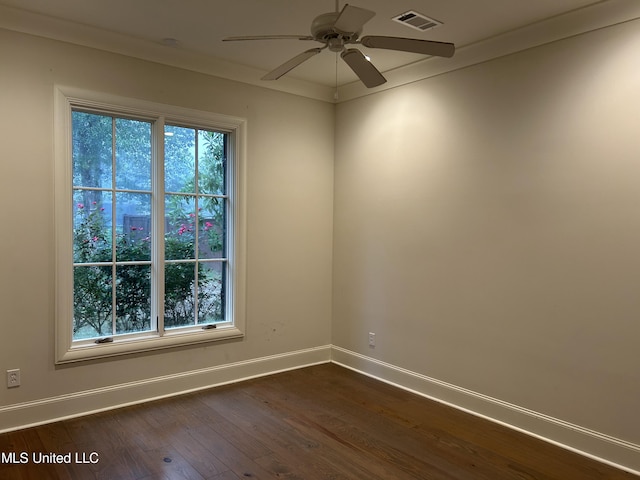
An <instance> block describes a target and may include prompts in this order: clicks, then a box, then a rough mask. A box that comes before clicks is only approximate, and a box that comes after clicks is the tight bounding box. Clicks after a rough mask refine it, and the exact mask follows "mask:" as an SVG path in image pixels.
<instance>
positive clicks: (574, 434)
mask: <svg viewBox="0 0 640 480" xmlns="http://www.w3.org/2000/svg"><path fill="white" fill-rule="evenodd" d="M331 360H332V362H333V363H335V364H337V365H341V366H343V367H346V368H349V369H351V370H354V371H356V372H359V373H362V374H364V375H367V376H369V377H372V378H375V379H378V380H381V381H383V382H385V383H388V384H390V385H393V386H396V387H399V388H402V389H404V390H407V391H410V392H413V393H416V394H418V395H421V396H423V397H427V398H429V399H431V400H435V401H437V402H440V403H443V404H446V405H448V406H451V407H454V408H457V409H459V410H463V411H465V412H468V413H470V414H473V415H476V416H479V417H482V418H485V419H487V420H490V421H493V422H497V423H499V424H501V425H504V426H506V427H509V428H513V429H515V430H518V431H520V432H522V433H525V434H528V435H532V436H534V437H537V438H539V439H541V440H544V441H547V442H550V443H553V444H554V445H557V446H560V447H562V448H566V449H568V450H571V451H573V452H576V453H579V454H581V455H585V456H587V457H590V458H593V459H595V460H598V461H600V462H603V463H606V464H608V465H611V466H613V467H616V468H619V469H621V470H624V471H627V472H629V473H632V474H635V475H638V476H640V445H636V444H633V443H630V442H627V441H624V440H620V439H618V438H614V437H611V436H609V435H605V434H602V433H599V432H596V431H593V430H590V429H588V428H585V427H581V426H579V425H574V424H571V423H569V422H565V421H563V420H559V419H557V418H553V417H549V416H547V415H543V414H541V413H538V412H534V411H532V410H528V409H526V408H522V407H519V406H517V405H513V404H510V403H507V402H503V401H501V400H498V399H496V398H492V397H489V396H486V395H482V394H479V393H477V392H473V391H471V390H467V389H464V388H460V387H457V386H455V385H451V384H449V383H446V382H442V381H440V380H436V379H434V378H430V377H427V376H425V375H421V374H419V373H415V372H412V371H409V370H405V369H403V368H399V367H396V366H394V365H390V364H388V363H385V362H381V361H379V360H376V359H374V358H371V357H367V356H365V355H361V354H358V353H355V352H352V351H350V350H346V349H344V348H341V347H337V346H335V345H334V346H332V349H331Z"/></svg>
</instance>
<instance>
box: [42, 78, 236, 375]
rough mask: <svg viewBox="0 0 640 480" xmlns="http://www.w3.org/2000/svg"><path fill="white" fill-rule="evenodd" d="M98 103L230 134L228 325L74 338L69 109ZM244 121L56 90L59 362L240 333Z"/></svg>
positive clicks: (64, 88) (100, 107) (104, 107)
mask: <svg viewBox="0 0 640 480" xmlns="http://www.w3.org/2000/svg"><path fill="white" fill-rule="evenodd" d="M74 107H84V108H87V107H89V108H95V109H98V110H105V111H110V112H113V111H114V109H115V111H116V112H117V113H118V114H127V113H128V114H132V115H137V116H148V117H153V118H160V119H162V121H164V122H166V123H178V124H182V125H197V126H198V127H201V128H211V129H214V130H222V131H225V132H228V133H229V134H230V141H229V149H230V152H229V153H230V157H231V158H232V159H233V161H232V162H230V164H229V167H228V168H230V169H232V170H231V171H230V178H231V179H232V181H231V182H230V184H229V187H228V188H229V192H228V193H229V198H230V204H229V213H230V215H229V217H230V218H229V222H230V224H229V225H228V227H229V231H230V232H231V233H230V238H229V242H228V249H229V251H228V271H229V277H228V278H229V283H228V285H229V286H230V289H231V292H232V293H231V301H230V303H229V305H228V307H227V314H228V315H229V316H228V317H227V318H230V319H232V321H231V323H230V324H222V325H220V326H218V327H217V328H214V329H209V330H203V329H202V328H198V327H194V328H193V329H189V328H185V329H182V328H181V329H176V330H173V329H172V330H167V331H165V332H164V334H163V335H162V336H160V335H159V334H158V333H157V332H142V333H140V334H137V335H127V336H123V337H122V338H120V337H115V338H114V341H113V342H112V343H101V344H96V343H88V342H73V339H72V336H73V333H72V332H73V243H72V238H73V235H72V225H73V223H72V222H73V218H72V211H71V205H72V171H71V170H72V164H71V110H72V108H74ZM246 132H247V122H246V119H243V118H239V117H231V116H227V115H220V114H214V113H211V112H205V111H200V110H193V109H187V108H182V107H176V106H172V105H164V104H159V103H154V102H148V101H143V100H136V99H130V98H125V97H120V96H116V95H111V94H106V93H100V92H93V91H87V90H83V89H78V88H74V87H67V86H60V85H57V86H56V87H55V89H54V162H55V165H54V181H55V184H54V197H55V198H54V202H55V217H54V220H55V249H56V258H55V278H56V285H55V290H56V291H55V300H56V307H55V322H56V327H55V329H56V343H55V362H56V364H63V363H71V362H78V361H83V360H89V359H95V358H103V357H112V356H116V355H124V354H129V353H134V352H143V351H151V350H159V349H164V348H171V347H176V346H183V345H190V344H200V343H204V342H212V341H216V340H224V339H230V338H239V337H243V336H244V331H245V314H246V311H245V293H246V261H245V257H246V202H245V198H246V188H245V185H246V168H245V166H246ZM156 140H157V144H155V145H154V146H153V148H156V149H163V145H162V141H163V136H162V135H157V136H156Z"/></svg>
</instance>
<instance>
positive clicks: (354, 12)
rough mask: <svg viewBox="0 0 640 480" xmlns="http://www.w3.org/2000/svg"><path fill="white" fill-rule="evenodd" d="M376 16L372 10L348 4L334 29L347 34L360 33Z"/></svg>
mask: <svg viewBox="0 0 640 480" xmlns="http://www.w3.org/2000/svg"><path fill="white" fill-rule="evenodd" d="M375 15H376V13H375V12H372V11H371V10H365V9H364V8H360V7H353V6H351V5H349V4H346V5H345V6H344V7H343V9H342V11H341V12H340V15H338V18H337V19H336V21H335V23H334V24H333V27H334V28H335V29H336V30H339V31H341V32H345V33H354V32H359V31H360V30H362V26H363V25H364V24H365V23H367V22H368V21H369V20H371V19H372V18H373V17H374V16H375Z"/></svg>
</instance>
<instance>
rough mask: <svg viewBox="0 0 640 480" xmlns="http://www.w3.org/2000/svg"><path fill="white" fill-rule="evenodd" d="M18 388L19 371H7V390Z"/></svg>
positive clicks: (16, 369) (17, 369) (15, 369)
mask: <svg viewBox="0 0 640 480" xmlns="http://www.w3.org/2000/svg"><path fill="white" fill-rule="evenodd" d="M19 386H20V369H19V368H14V369H13V370H7V388H13V387H19Z"/></svg>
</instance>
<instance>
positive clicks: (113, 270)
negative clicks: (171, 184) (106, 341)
mask: <svg viewBox="0 0 640 480" xmlns="http://www.w3.org/2000/svg"><path fill="white" fill-rule="evenodd" d="M116 209H117V203H116V119H115V117H111V333H112V335H115V334H116V331H117V328H116V322H117V321H118V316H117V315H118V312H117V302H116V295H117V291H116V286H117V283H118V282H117V280H118V277H117V276H116V275H117V273H118V272H117V269H116V258H117V257H116V245H117V241H116V239H117V232H116V224H117V216H116V213H117V210H116Z"/></svg>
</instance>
